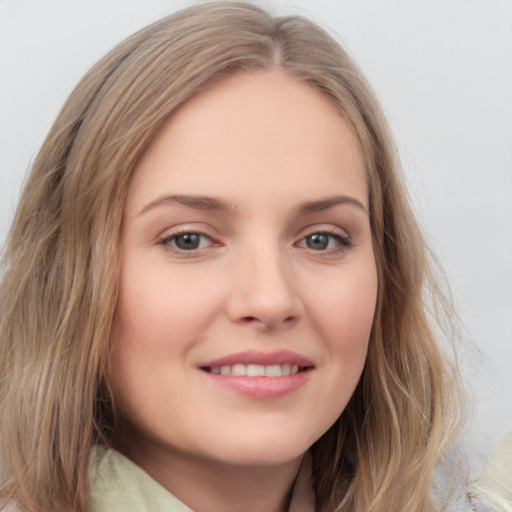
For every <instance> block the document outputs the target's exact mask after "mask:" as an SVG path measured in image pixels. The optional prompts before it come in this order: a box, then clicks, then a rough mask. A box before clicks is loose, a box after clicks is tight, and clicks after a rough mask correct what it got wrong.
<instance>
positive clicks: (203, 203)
mask: <svg viewBox="0 0 512 512" xmlns="http://www.w3.org/2000/svg"><path fill="white" fill-rule="evenodd" d="M173 203H178V204H181V205H183V206H188V207H189V208H195V209H197V210H207V211H218V212H226V213H227V212H230V211H233V210H234V209H235V205H232V204H230V203H228V202H227V201H224V200H222V199H218V198H216V197H209V196H189V195H184V194H167V195H164V196H161V197H158V198H157V199H155V200H154V201H151V202H150V203H148V204H147V205H146V206H144V208H142V210H141V211H140V212H139V215H142V214H143V213H146V212H147V211H149V210H153V209H154V208H157V207H159V206H162V205H166V204H173Z"/></svg>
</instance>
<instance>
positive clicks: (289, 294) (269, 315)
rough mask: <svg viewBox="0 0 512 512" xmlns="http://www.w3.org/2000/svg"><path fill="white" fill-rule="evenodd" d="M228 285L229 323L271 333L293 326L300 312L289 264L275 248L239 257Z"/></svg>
mask: <svg viewBox="0 0 512 512" xmlns="http://www.w3.org/2000/svg"><path fill="white" fill-rule="evenodd" d="M232 283H233V284H232V289H231V294H230V298H229V303H228V308H227V309H228V316H229V317H230V319H231V321H233V322H236V323H242V324H251V325H254V326H255V327H257V328H259V329H261V330H264V331H274V330H281V329H283V328H287V327H288V326H290V325H292V324H294V323H296V322H297V320H298V319H299V318H300V317H301V316H302V314H303V312H304V308H303V303H302V301H301V299H300V297H299V294H298V293H297V289H296V283H295V280H294V275H293V271H292V263H291V262H290V261H288V259H287V257H286V255H283V254H280V253H279V250H278V249H273V250H268V249H267V250H261V249H260V250H257V251H252V254H251V255H248V254H247V253H246V254H245V255H244V256H241V257H240V258H239V260H238V261H237V263H236V265H235V267H234V269H233V273H232Z"/></svg>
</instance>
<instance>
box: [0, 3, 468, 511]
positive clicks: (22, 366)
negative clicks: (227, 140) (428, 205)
mask: <svg viewBox="0 0 512 512" xmlns="http://www.w3.org/2000/svg"><path fill="white" fill-rule="evenodd" d="M267 69H280V70H282V72H284V73H287V74H290V75H291V76H294V77H295V78H296V79H297V80H300V81H303V82H305V83H308V84H309V85H310V86H311V87H314V88H316V89H317V90H320V91H321V92H322V93H323V94H325V95H326V96H327V97H328V98H329V99H330V100H331V101H332V104H333V106H334V107H336V108H337V109H339V111H340V115H343V116H344V117H345V118H346V119H347V120H348V121H349V122H350V123H351V125H352V126H353V128H354V130H355V132H356V133H357V135H358V137H359V140H360V143H361V146H362V148H363V153H364V157H365V163H366V169H367V175H368V183H369V191H370V192H369V194H370V205H371V223H372V230H373V240H374V248H375V254H376V260H377V265H378V273H379V295H378V306H377V311H376V316H375V321H374V325H373V330H372V334H371V340H370V348H369V353H368V359H367V363H366V366H365V369H364V372H363V375H362V377H361V380H360V383H359V385H358V387H357V389H356V392H355V393H354V396H353V397H352V399H351V401H350V403H349V404H348V406H347V408H346V410H345V411H344V412H343V414H342V415H341V417H340V418H339V419H338V420H337V421H336V423H335V424H334V425H333V426H332V427H331V428H330V429H329V431H328V432H327V433H325V435H324V436H322V438H320V439H319V440H318V441H317V442H316V443H315V444H314V445H313V447H312V448H311V452H312V455H313V467H314V487H315V492H316V498H317V510H318V511H331V512H332V511H334V510H336V511H352V512H353V511H365V512H367V511H384V510H385V511H387V510H396V511H402V510H407V511H411V512H412V511H418V512H419V511H425V512H426V511H432V510H435V509H436V506H435V505H434V502H433V500H432V498H431V482H432V478H433V468H434V466H435V464H436V463H437V462H438V461H439V460H440V458H441V456H442V453H443V451H444V450H445V449H446V448H447V447H448V446H449V445H450V444H451V443H452V441H453V439H454V433H455V432H456V428H457V424H458V418H459V416H458V413H457V411H458V403H457V400H458V398H459V392H458V389H459V388H458V382H457V376H456V372H453V371H452V370H451V369H450V366H449V365H448V363H447V362H446V358H445V357H444V355H443V354H442V353H441V350H440V348H439V346H438V343H437V341H436V337H437V334H438V333H439V332H442V331H441V330H440V329H439V327H442V325H441V322H440V321H439V312H442V311H444V309H443V308H444V303H443V298H442V295H441V294H440V292H439V290H438V288H437V286H436V281H435V280H434V279H433V278H432V274H431V270H430V263H429V257H428V254H427V250H426V248H425V244H424V241H423V238H422V236H421V234H420V231H419V229H418V226H417V224H416V222H415V219H414V216H413V214H412V213H411V209H410V206H409V203H408V200H407V197H406V194H405V192H404V190H403V187H402V184H401V179H400V176H399V172H398V164H397V159H396V156H395V151H394V149H393V144H392V140H391V137H390V134H389V130H388V128H387V125H386V122H385V119H384V116H383V115H382V113H381V110H380V107H379V105H378V102H377V101H376V99H375V97H374V95H373V93H372V92H371V90H370V88H369V86H368V85H367V83H366V81H365V79H364V78H363V76H362V74H361V73H360V71H359V70H358V69H357V68H356V66H355V65H354V63H353V62H352V61H351V59H350V58H349V57H348V55H347V54H346V52H345V51H344V50H343V49H342V48H341V47H340V46H339V45H338V44H337V43H336V42H335V40H334V39H333V38H331V36H329V35H328V34H327V33H326V32H325V31H323V30H322V29H320V28H319V27H318V26H316V25H315V24H313V23H312V22H310V21H308V20H307V19H304V18H301V17H296V16H290V17H272V16H271V15H270V14H268V13H267V12H265V11H263V10H261V9H260V8H258V7H255V6H253V5H251V4H246V3H239V2H229V1H228V2H216V3H212V4H206V5H202V6H196V7H192V8H189V9H186V10H184V11H181V12H179V13H177V14H175V15H173V16H170V17H168V18H165V19H163V20H161V21H159V22H157V23H155V24H153V25H151V26H150V27H148V28H146V29H144V30H142V31H140V32H138V33H137V34H135V35H133V36H132V37H130V38H128V39H127V40H126V41H124V42H122V43H121V44H120V45H118V46H117V47H116V48H115V49H114V50H113V51H112V52H110V53H109V54H108V55H107V56H106V57H105V58H103V59H102V60H101V61H100V62H99V63H98V64H97V65H96V66H95V67H94V68H93V69H92V70H91V71H90V72H89V73H88V74H87V75H86V76H85V77H84V78H83V79H82V81H81V82H80V83H79V85H78V86H77V87H76V89H75V91H74V92H73V93H72V95H71V96H70V98H69V100H68V101H67V103H66V104H65V106H64V108H63V110H62V112H61V113H60V115H59V116H58V118H57V120H56V121H55V124H54V125H53V127H52V129H51V131H50V133H49V135H48V137H47V139H46V140H45V142H44V144H43V146H42V148H41V151H40V153H39V155H38V157H37V159H36V160H35V162H34V165H33V168H32V171H31V174H30V177H29V179H28V182H27V184H26V187H25V189H24V192H23V195H22V198H21V201H20V203H19V206H18V210H17V213H16V217H15V220H14V223H13V226H12V230H11V233H10V236H9V239H8V242H7V244H6V247H5V251H4V256H3V269H4V273H3V280H2V283H1V289H0V311H1V319H0V341H1V345H0V417H1V424H0V443H1V445H0V446H1V453H2V457H3V464H4V475H5V477H4V481H3V484H2V487H1V488H0V496H1V497H2V498H3V499H5V500H14V501H15V502H16V503H17V504H18V506H20V507H21V509H22V510H24V511H26V512H36V511H37V512H39V511H41V512H42V511H46V512H47V511H48V510H54V511H59V510H68V511H69V510H70V509H72V510H74V511H76V512H83V511H85V510H86V508H87V485H88V484H87V467H88V454H89V451H90V448H91V445H92V444H94V443H99V442H103V443H106V444H110V443H111V442H112V440H113V437H112V436H114V435H115V429H114V418H115V406H114V405H115V404H114V403H113V399H112V397H111V395H110V393H109V386H108V366H107V355H108V350H109V339H110V331H111V325H112V318H113V315H114V312H115V308H116V302H117V291H118V270H119V269H118V267H119V266H118V259H119V254H118V250H119V249H118V247H119V238H120V234H121V229H122V212H123V207H124V202H125V197H126V190H127V186H128V183H129V181H130V177H131V174H132V172H133V169H134V167H135V166H136V164H137V162H138V160H139V159H140V157H141V155H142V154H143V153H144V151H145V150H146V149H147V147H148V145H149V144H150V143H151V141H152V139H153V137H154V136H155V134H156V133H157V132H158V131H159V129H160V128H161V126H162V125H163V123H164V122H165V121H166V119H167V118H168V117H169V116H170V115H172V113H173V112H174V111H175V110H176V109H177V108H178V107H179V106H180V105H182V104H183V103H184V102H186V101H188V100H190V99H191V98H192V97H193V96H194V95H196V94H198V93H199V92H200V91H202V90H204V89H206V88H208V87H211V86H212V84H214V83H217V82H219V81H221V80H223V79H224V78H225V77H227V76H230V75H232V74H234V73H237V72H240V71H257V70H267Z"/></svg>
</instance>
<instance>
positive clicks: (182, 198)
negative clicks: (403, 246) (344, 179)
mask: <svg viewBox="0 0 512 512" xmlns="http://www.w3.org/2000/svg"><path fill="white" fill-rule="evenodd" d="M173 203H178V204H181V205H183V206H187V207H189V208H195V209H197V210H205V211H217V212H221V213H229V212H232V211H234V210H235V209H236V205H235V204H231V203H228V202H227V201H224V200H223V199H219V198H216V197H210V196H190V195H185V194H167V195H163V196H160V197H158V198H157V199H155V200H154V201H151V202H150V203H148V204H147V205H146V206H144V208H142V210H141V211H140V212H139V215H142V214H143V213H146V212H147V211H149V210H153V209H154V208H157V207H159V206H162V205H166V204H173ZM344 204H348V205H352V206H355V207H356V208H358V209H359V210H362V211H363V212H364V213H366V214H367V213H368V211H367V209H366V208H365V206H364V205H363V203H361V202H360V201H358V200H357V199H356V198H354V197H351V196H346V195H336V196H332V197H326V198H324V199H318V200H314V201H304V202H302V203H300V205H299V207H298V208H297V211H298V212H299V213H300V214H312V213H317V212H321V211H324V210H328V209H329V208H332V207H334V206H338V205H344Z"/></svg>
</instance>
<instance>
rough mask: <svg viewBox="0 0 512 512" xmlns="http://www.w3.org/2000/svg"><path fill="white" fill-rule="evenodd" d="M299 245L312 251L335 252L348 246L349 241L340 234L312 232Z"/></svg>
mask: <svg viewBox="0 0 512 512" xmlns="http://www.w3.org/2000/svg"><path fill="white" fill-rule="evenodd" d="M299 245H300V246H302V247H307V248H308V249H311V250H313V251H326V252H330V251H333V252H335V251H336V250H343V249H345V248H347V247H349V246H350V241H349V239H348V237H346V236H342V235H340V234H334V233H312V234H311V235H308V236H306V237H304V238H303V239H302V240H301V242H300V244H299Z"/></svg>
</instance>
